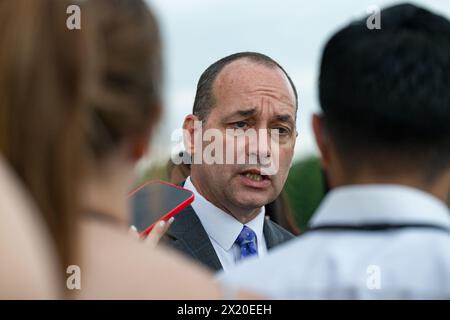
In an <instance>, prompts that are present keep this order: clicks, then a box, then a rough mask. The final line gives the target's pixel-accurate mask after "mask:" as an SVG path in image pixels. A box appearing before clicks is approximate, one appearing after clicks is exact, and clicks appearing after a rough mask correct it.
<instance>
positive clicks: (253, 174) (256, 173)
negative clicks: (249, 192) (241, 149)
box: [240, 169, 271, 182]
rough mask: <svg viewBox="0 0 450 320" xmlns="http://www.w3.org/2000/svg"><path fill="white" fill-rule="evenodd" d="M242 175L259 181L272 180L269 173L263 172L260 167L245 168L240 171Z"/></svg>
mask: <svg viewBox="0 0 450 320" xmlns="http://www.w3.org/2000/svg"><path fill="white" fill-rule="evenodd" d="M240 175H241V176H244V177H246V178H248V179H250V180H253V181H257V182H260V181H264V180H269V181H270V180H271V179H270V177H269V176H268V175H264V174H261V171H260V170H259V169H248V170H244V171H242V172H241V173H240Z"/></svg>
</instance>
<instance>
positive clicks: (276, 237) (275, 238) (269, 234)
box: [263, 219, 283, 250]
mask: <svg viewBox="0 0 450 320" xmlns="http://www.w3.org/2000/svg"><path fill="white" fill-rule="evenodd" d="M263 234H264V239H265V240H266V246H267V250H270V249H272V248H273V247H276V246H277V245H279V244H281V243H283V237H282V236H281V235H280V234H279V232H276V230H275V229H274V226H273V224H272V221H270V220H268V219H265V220H264V226H263Z"/></svg>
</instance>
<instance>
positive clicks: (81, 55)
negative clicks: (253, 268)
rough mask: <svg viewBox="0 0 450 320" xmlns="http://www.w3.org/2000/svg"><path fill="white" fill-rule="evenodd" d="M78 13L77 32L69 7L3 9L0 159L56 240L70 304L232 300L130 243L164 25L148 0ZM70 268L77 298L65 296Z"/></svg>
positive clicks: (109, 2)
mask: <svg viewBox="0 0 450 320" xmlns="http://www.w3.org/2000/svg"><path fill="white" fill-rule="evenodd" d="M70 4H73V2H72V3H70ZM78 4H79V5H80V7H81V11H82V13H83V15H82V28H81V30H69V29H68V28H67V27H66V19H67V17H68V16H67V14H66V9H67V6H68V5H69V2H68V1H67V2H66V1H57V0H39V1H34V0H33V1H29V0H16V1H1V2H0V6H1V7H0V8H1V10H0V45H1V47H2V48H3V49H2V50H1V52H0V101H1V104H0V139H1V140H0V152H1V153H2V154H3V155H4V156H5V158H6V159H7V160H8V162H9V163H10V165H11V167H12V169H13V170H14V172H15V173H16V174H17V176H18V177H19V178H20V180H21V182H22V183H23V185H24V186H25V187H26V189H27V191H28V192H29V194H30V195H31V198H32V200H33V201H34V202H35V203H36V205H37V211H38V212H39V213H40V215H39V218H40V219H41V220H42V221H43V222H44V223H45V226H46V227H47V229H48V230H49V234H50V238H51V240H52V242H53V244H54V246H55V247H56V249H55V250H56V255H57V257H58V259H59V262H58V269H59V273H58V274H57V275H55V276H56V277H57V278H59V280H61V281H59V284H60V287H61V289H66V290H65V291H64V295H63V297H75V298H87V299H92V298H101V299H110V298H114V299H116V298H127V299H130V298H160V299H162V298H170V299H180V298H185V299H189V298H199V299H200V298H204V299H206V298H208V299H213V298H219V297H224V296H223V294H224V292H225V291H223V290H222V288H219V286H218V285H217V284H216V283H215V282H213V279H212V276H211V274H210V273H209V272H207V271H206V270H204V269H202V268H201V267H199V266H197V265H195V264H193V263H190V262H188V261H186V260H184V259H182V258H180V257H179V256H177V255H176V254H175V253H172V252H168V251H166V250H162V249H158V248H154V249H153V250H149V249H148V248H147V247H146V246H145V245H143V244H142V243H140V242H138V241H136V240H135V239H133V238H132V237H131V236H130V235H129V234H128V221H129V214H130V213H129V212H130V210H129V204H128V201H127V197H126V195H127V193H128V191H129V190H130V187H131V185H132V182H133V180H134V167H135V163H136V161H137V160H138V159H139V158H140V157H141V156H142V155H143V154H144V152H145V151H146V149H147V146H148V144H149V139H150V138H151V132H152V130H153V128H154V127H155V124H156V123H157V120H158V115H159V114H160V111H161V99H160V94H161V81H162V79H161V44H160V38H159V31H158V25H157V22H156V20H155V18H154V16H153V15H152V13H151V12H150V11H149V10H148V8H147V6H146V4H145V3H144V1H142V0H89V1H80V2H78ZM13 240H14V239H11V240H10V241H13ZM45 258H46V256H44V255H42V256H41V259H45ZM8 263H9V262H8ZM71 265H74V266H77V267H79V268H80V271H81V273H80V274H79V276H80V277H81V279H80V284H81V288H79V289H80V290H73V291H69V290H67V288H65V285H66V277H67V276H68V275H67V274H66V269H67V267H68V266H71ZM49 281H50V280H49ZM227 292H228V291H227ZM43 297H47V296H46V295H44V296H43Z"/></svg>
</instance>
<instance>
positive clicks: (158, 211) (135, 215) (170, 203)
mask: <svg viewBox="0 0 450 320" xmlns="http://www.w3.org/2000/svg"><path fill="white" fill-rule="evenodd" d="M129 199H130V201H131V206H132V223H133V225H134V226H135V227H136V229H137V230H138V232H139V233H140V234H141V236H146V235H148V234H149V232H150V231H151V230H152V229H153V227H154V225H155V223H156V222H158V221H159V220H164V221H167V220H169V219H170V218H172V217H174V216H175V215H177V214H178V213H180V212H181V211H182V210H183V209H185V208H186V207H187V206H189V205H190V204H191V203H192V201H194V194H193V193H192V192H191V191H189V190H187V189H185V188H182V187H180V186H177V185H174V184H171V183H168V182H164V181H159V180H158V181H156V180H154V181H149V182H146V183H144V184H143V185H141V186H139V187H137V188H136V189H134V190H133V191H131V192H130V193H129Z"/></svg>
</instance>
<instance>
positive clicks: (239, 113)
mask: <svg viewBox="0 0 450 320" xmlns="http://www.w3.org/2000/svg"><path fill="white" fill-rule="evenodd" d="M255 113H256V108H252V109H246V110H238V111H236V112H233V113H232V114H230V115H228V116H227V117H226V118H225V121H227V120H230V119H232V118H234V117H236V116H240V117H250V116H252V115H254V114H255Z"/></svg>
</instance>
